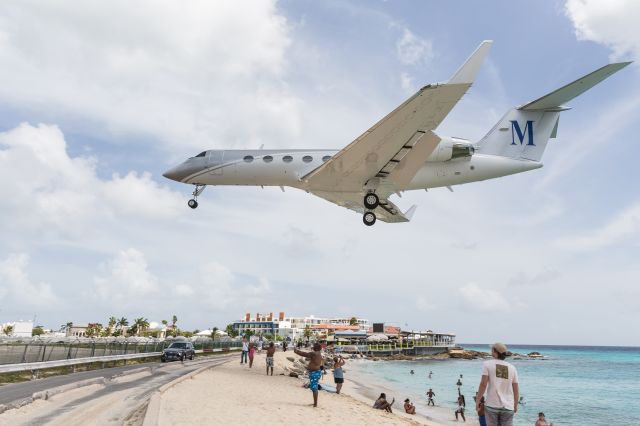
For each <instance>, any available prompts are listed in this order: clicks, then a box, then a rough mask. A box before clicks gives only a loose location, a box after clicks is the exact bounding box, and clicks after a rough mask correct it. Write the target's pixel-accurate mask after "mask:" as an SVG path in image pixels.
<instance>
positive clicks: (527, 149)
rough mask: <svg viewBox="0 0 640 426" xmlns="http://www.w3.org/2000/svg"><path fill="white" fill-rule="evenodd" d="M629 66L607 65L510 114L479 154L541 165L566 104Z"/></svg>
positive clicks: (480, 144) (485, 140) (480, 146)
mask: <svg viewBox="0 0 640 426" xmlns="http://www.w3.org/2000/svg"><path fill="white" fill-rule="evenodd" d="M629 64H630V62H621V63H617V64H609V65H606V66H604V67H602V68H600V69H598V70H596V71H593V72H592V73H589V74H587V75H585V76H584V77H581V78H579V79H577V80H576V81H574V82H572V83H569V84H567V85H566V86H563V87H561V88H560V89H558V90H554V91H553V92H551V93H549V94H547V95H544V96H542V97H541V98H538V99H536V100H535V101H532V102H529V103H527V104H525V105H522V106H520V107H517V108H513V109H511V110H509V111H507V113H506V114H505V115H504V116H503V117H502V118H501V119H500V121H498V123H497V124H496V125H495V126H494V127H493V128H492V129H491V130H490V131H489V133H487V134H486V135H485V137H483V138H482V139H481V140H480V141H479V142H478V144H477V148H478V152H479V153H481V154H488V155H500V156H502V157H509V158H517V159H522V160H532V161H540V159H541V158H542V154H543V153H544V149H545V148H546V146H547V142H548V140H549V139H550V138H555V137H556V134H557V132H558V121H559V119H560V113H561V112H562V111H566V110H568V109H570V108H568V107H566V106H564V103H565V102H568V101H570V100H571V99H573V98H575V97H576V96H579V95H581V94H582V93H584V92H586V91H587V90H589V89H590V88H592V87H593V86H595V85H596V84H598V83H600V82H601V81H603V80H604V79H606V78H607V77H609V76H611V75H612V74H614V73H616V72H618V71H620V70H621V69H622V68H624V67H626V66H627V65H629Z"/></svg>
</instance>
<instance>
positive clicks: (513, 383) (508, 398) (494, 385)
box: [476, 343, 520, 426]
mask: <svg viewBox="0 0 640 426" xmlns="http://www.w3.org/2000/svg"><path fill="white" fill-rule="evenodd" d="M491 356H493V359H492V360H489V361H485V362H484V363H483V364H482V380H480V386H479V387H478V396H477V398H476V408H477V409H479V407H477V405H478V404H479V402H480V399H481V398H482V396H483V395H484V394H485V391H486V393H487V394H486V397H485V407H484V408H485V416H486V419H487V426H512V425H513V416H514V414H516V412H517V411H518V398H519V396H520V395H519V388H518V372H517V371H516V368H515V367H514V366H513V365H511V364H509V363H508V362H506V361H505V360H504V359H505V358H506V357H507V346H506V345H505V344H503V343H495V344H493V346H492V347H491Z"/></svg>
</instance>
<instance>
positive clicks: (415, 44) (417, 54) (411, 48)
mask: <svg viewBox="0 0 640 426" xmlns="http://www.w3.org/2000/svg"><path fill="white" fill-rule="evenodd" d="M396 53H397V55H398V59H399V60H400V62H401V63H403V64H404V65H416V64H418V63H421V62H425V61H428V60H429V59H431V58H432V57H433V46H432V43H431V40H427V39H424V38H421V37H419V36H417V35H415V34H414V33H412V32H411V31H410V30H409V29H408V28H404V29H403V30H402V37H400V38H399V39H398V41H397V42H396Z"/></svg>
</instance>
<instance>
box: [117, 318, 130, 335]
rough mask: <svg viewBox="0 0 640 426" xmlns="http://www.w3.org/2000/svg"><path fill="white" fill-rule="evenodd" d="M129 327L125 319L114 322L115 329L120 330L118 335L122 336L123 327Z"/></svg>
mask: <svg viewBox="0 0 640 426" xmlns="http://www.w3.org/2000/svg"><path fill="white" fill-rule="evenodd" d="M128 325H129V320H128V319H126V318H125V317H122V318H120V319H119V320H117V321H116V327H117V328H118V329H119V330H120V334H121V335H124V330H123V329H124V327H126V326H128Z"/></svg>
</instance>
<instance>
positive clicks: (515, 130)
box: [511, 120, 535, 146]
mask: <svg viewBox="0 0 640 426" xmlns="http://www.w3.org/2000/svg"><path fill="white" fill-rule="evenodd" d="M527 134H528V135H529V139H528V140H527V145H532V146H535V144H534V143H533V120H527V124H526V125H525V126H524V131H523V130H520V125H519V124H518V122H517V121H516V120H511V145H515V144H516V136H518V140H519V141H520V145H522V144H523V143H524V137H525V135H527Z"/></svg>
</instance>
